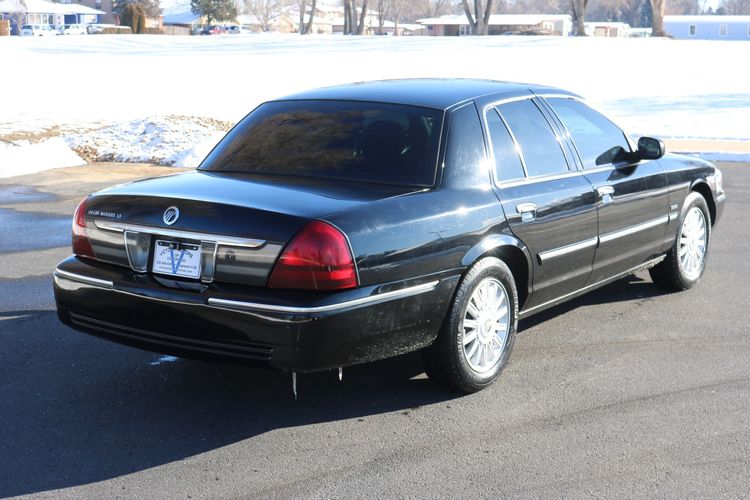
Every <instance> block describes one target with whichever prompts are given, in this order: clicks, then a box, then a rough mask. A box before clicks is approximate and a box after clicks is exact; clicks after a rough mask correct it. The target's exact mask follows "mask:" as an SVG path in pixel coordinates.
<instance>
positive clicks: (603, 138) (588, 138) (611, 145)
mask: <svg viewBox="0 0 750 500" xmlns="http://www.w3.org/2000/svg"><path fill="white" fill-rule="evenodd" d="M547 102H548V103H549V105H550V106H551V107H552V109H553V110H554V111H555V113H556V114H557V116H558V117H559V118H560V121H562V123H563V125H565V128H566V129H568V132H570V136H571V137H572V139H573V143H574V144H575V146H576V149H577V150H578V155H579V156H580V157H581V161H582V162H583V168H596V167H598V166H601V165H607V164H610V163H613V162H615V161H618V160H621V159H623V157H624V156H623V155H624V153H629V152H630V144H628V140H627V139H626V138H625V134H624V133H623V132H622V130H620V129H619V128H618V127H617V125H615V124H614V123H612V122H611V121H609V120H608V119H607V118H606V117H604V115H602V114H600V113H598V112H596V111H594V110H593V109H591V108H589V107H588V106H586V105H585V104H583V103H582V102H580V101H576V100H573V99H564V98H549V99H547Z"/></svg>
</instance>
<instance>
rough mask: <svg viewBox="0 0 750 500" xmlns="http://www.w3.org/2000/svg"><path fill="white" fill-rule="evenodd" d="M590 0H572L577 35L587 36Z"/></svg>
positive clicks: (571, 6) (571, 8) (571, 5)
mask: <svg viewBox="0 0 750 500" xmlns="http://www.w3.org/2000/svg"><path fill="white" fill-rule="evenodd" d="M659 1H664V0H659ZM588 4H589V0H570V10H571V12H572V15H573V22H574V23H575V25H576V35H577V36H586V25H585V24H584V15H585V13H586V7H587V6H588Z"/></svg>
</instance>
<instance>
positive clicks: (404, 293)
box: [208, 281, 440, 314]
mask: <svg viewBox="0 0 750 500" xmlns="http://www.w3.org/2000/svg"><path fill="white" fill-rule="evenodd" d="M438 283H440V281H431V282H429V283H424V284H422V285H417V286H412V287H409V288H404V289H401V290H394V291H392V292H386V293H381V294H378V295H371V296H369V297H362V298H361V299H354V300H347V301H345V302H339V303H336V304H329V305H325V306H315V307H297V306H280V305H274V304H261V303H258V302H243V301H239V300H227V299H215V298H209V299H208V305H210V306H217V307H226V308H230V309H241V310H250V311H262V312H274V313H283V314H318V313H327V312H334V311H340V310H342V309H351V308H354V307H359V306H364V305H374V304H379V303H381V302H388V301H391V300H396V299H401V298H404V297H408V296H411V295H419V294H422V293H425V292H430V291H432V290H434V289H435V288H437V286H438Z"/></svg>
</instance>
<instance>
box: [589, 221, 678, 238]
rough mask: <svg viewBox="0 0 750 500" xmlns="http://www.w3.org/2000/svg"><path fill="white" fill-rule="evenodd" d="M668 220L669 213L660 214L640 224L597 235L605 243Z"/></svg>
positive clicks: (665, 222)
mask: <svg viewBox="0 0 750 500" xmlns="http://www.w3.org/2000/svg"><path fill="white" fill-rule="evenodd" d="M668 222H669V215H662V216H661V217H659V218H656V219H653V220H649V221H646V222H642V223H641V224H636V225H635V226H630V227H626V228H625V229H620V230H619V231H612V232H611V233H607V234H605V235H603V236H599V242H600V243H607V242H609V241H612V240H616V239H618V238H623V237H625V236H630V235H631V234H635V233H638V232H640V231H645V230H646V229H651V228H652V227H655V226H659V225H661V224H667V223H668Z"/></svg>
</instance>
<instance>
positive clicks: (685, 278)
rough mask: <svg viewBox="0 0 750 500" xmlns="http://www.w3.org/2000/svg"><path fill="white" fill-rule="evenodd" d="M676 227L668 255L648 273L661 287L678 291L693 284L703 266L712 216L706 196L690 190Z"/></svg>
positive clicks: (706, 255) (702, 270)
mask: <svg viewBox="0 0 750 500" xmlns="http://www.w3.org/2000/svg"><path fill="white" fill-rule="evenodd" d="M678 228H679V229H678V233H677V237H676V238H675V241H674V244H673V245H672V248H670V249H669V252H667V257H666V258H665V259H664V260H663V261H662V262H660V263H659V264H658V265H657V266H655V267H653V268H651V270H650V271H649V274H651V279H652V280H654V283H656V284H657V285H659V286H660V287H662V288H666V289H669V290H677V291H680V290H687V289H688V288H692V287H693V286H695V285H696V284H697V283H698V282H699V281H700V280H701V277H702V276H703V272H704V271H705V270H706V259H707V257H708V245H709V242H710V240H711V217H710V215H709V212H708V206H707V205H706V200H705V199H704V198H703V196H701V195H700V194H699V193H695V192H693V193H690V194H689V195H688V197H687V198H686V199H685V208H684V210H683V213H682V216H681V217H680V223H679V226H678Z"/></svg>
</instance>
